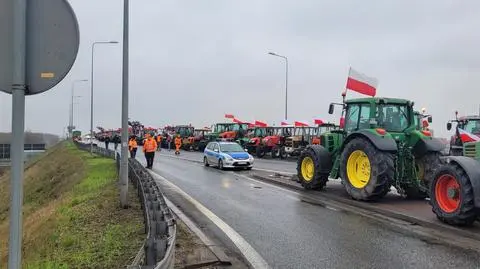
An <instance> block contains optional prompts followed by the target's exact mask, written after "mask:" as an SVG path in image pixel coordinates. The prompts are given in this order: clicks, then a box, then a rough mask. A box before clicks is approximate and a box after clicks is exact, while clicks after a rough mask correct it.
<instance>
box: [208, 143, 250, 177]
mask: <svg viewBox="0 0 480 269" xmlns="http://www.w3.org/2000/svg"><path fill="white" fill-rule="evenodd" d="M253 162H254V159H253V157H252V155H250V154H248V152H246V150H245V149H244V148H242V146H240V144H238V143H236V142H224V141H215V142H210V143H208V144H207V147H206V148H205V150H204V151H203V164H204V165H205V166H210V165H214V166H217V167H218V168H219V169H222V170H223V169H224V168H243V169H247V170H250V169H252V167H253Z"/></svg>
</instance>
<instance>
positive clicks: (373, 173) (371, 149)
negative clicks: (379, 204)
mask: <svg viewBox="0 0 480 269" xmlns="http://www.w3.org/2000/svg"><path fill="white" fill-rule="evenodd" d="M357 150H360V151H362V152H363V153H365V155H366V157H367V158H368V160H369V162H370V178H369V180H368V182H367V184H366V185H365V186H364V187H362V188H357V187H355V186H354V185H352V183H351V181H350V179H349V178H348V174H347V164H348V160H349V157H350V155H351V154H352V153H353V152H355V151H357ZM394 159H395V156H394V154H393V153H390V152H384V151H381V150H378V149H377V148H376V147H375V146H374V145H373V144H372V143H371V142H370V141H368V140H367V139H365V138H354V139H352V140H351V141H350V142H348V144H347V145H346V146H345V148H344V150H343V152H342V153H341V156H340V177H341V179H342V182H343V186H344V187H345V190H346V191H347V193H348V194H349V195H350V197H352V198H353V199H354V200H362V201H376V200H379V199H381V198H382V197H384V196H385V195H386V194H387V193H388V192H389V191H390V187H391V183H392V182H393V180H394V175H395V163H394Z"/></svg>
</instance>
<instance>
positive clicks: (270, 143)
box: [245, 126, 279, 158]
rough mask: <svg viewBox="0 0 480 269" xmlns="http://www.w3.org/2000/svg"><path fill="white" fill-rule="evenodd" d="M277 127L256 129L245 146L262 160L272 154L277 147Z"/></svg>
mask: <svg viewBox="0 0 480 269" xmlns="http://www.w3.org/2000/svg"><path fill="white" fill-rule="evenodd" d="M277 129H278V128H276V127H258V126H257V127H254V129H253V130H252V131H251V132H250V135H249V141H248V142H247V143H246V144H245V148H246V149H247V151H248V152H252V153H254V154H255V155H256V156H257V157H259V158H262V157H263V156H265V154H266V153H268V152H271V151H272V149H273V147H274V146H276V145H277V142H278V140H279V139H278V137H277V136H276V130H277Z"/></svg>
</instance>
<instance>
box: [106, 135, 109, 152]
mask: <svg viewBox="0 0 480 269" xmlns="http://www.w3.org/2000/svg"><path fill="white" fill-rule="evenodd" d="M109 143H110V137H108V136H106V137H105V148H106V149H108V144H109Z"/></svg>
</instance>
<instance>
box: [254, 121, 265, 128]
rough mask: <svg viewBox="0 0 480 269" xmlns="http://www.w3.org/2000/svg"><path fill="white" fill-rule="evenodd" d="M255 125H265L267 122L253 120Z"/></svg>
mask: <svg viewBox="0 0 480 269" xmlns="http://www.w3.org/2000/svg"><path fill="white" fill-rule="evenodd" d="M255 126H257V127H267V126H268V124H267V123H266V122H263V121H259V120H256V121H255Z"/></svg>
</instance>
